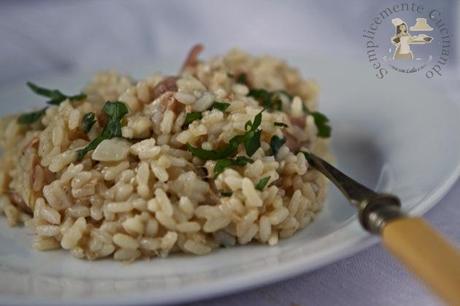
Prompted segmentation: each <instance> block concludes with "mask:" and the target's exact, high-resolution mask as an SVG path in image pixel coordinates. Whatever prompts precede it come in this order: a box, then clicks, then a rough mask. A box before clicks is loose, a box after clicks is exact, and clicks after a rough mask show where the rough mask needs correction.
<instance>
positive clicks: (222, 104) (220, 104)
mask: <svg viewBox="0 0 460 306" xmlns="http://www.w3.org/2000/svg"><path fill="white" fill-rule="evenodd" d="M229 106H230V103H225V102H218V101H214V103H213V104H212V105H211V108H210V110H211V109H218V110H220V111H221V112H225V110H227V108H228V107H229Z"/></svg>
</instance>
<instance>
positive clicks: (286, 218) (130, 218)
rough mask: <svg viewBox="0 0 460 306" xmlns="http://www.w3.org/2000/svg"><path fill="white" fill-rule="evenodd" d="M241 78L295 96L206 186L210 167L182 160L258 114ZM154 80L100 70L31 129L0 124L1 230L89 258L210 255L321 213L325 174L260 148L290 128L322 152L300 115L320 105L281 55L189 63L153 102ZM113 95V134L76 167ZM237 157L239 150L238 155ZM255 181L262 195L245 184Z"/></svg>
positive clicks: (299, 158)
mask: <svg viewBox="0 0 460 306" xmlns="http://www.w3.org/2000/svg"><path fill="white" fill-rule="evenodd" d="M241 73H245V74H246V75H247V76H248V79H249V80H250V83H251V86H252V87H254V88H264V89H266V90H268V91H274V90H285V91H287V92H289V94H290V95H292V96H294V99H293V101H292V102H288V103H291V104H290V105H288V106H286V105H284V104H283V105H284V106H283V110H282V111H274V112H269V111H264V112H263V113H262V122H261V125H260V128H261V130H262V132H261V133H262V134H261V146H260V148H259V149H258V150H257V151H256V152H255V153H254V155H253V156H251V159H253V160H254V162H253V163H248V164H247V165H245V166H233V167H229V168H227V169H225V170H224V171H223V172H222V173H221V174H219V175H218V176H217V177H214V176H213V174H214V167H215V166H216V161H212V160H208V161H203V160H201V159H200V158H198V157H195V156H193V155H192V154H191V153H190V152H189V151H188V150H187V148H186V144H191V145H192V146H195V147H197V148H204V149H208V150H216V149H218V148H220V147H222V146H223V145H225V143H228V142H229V141H230V139H231V138H232V137H234V136H235V135H241V134H242V133H244V132H245V124H246V122H248V121H251V122H252V121H253V120H254V118H255V116H256V115H257V114H258V113H260V112H261V111H262V107H261V106H260V105H259V102H258V101H256V100H255V99H254V98H252V97H250V96H248V93H249V92H250V88H249V86H248V85H247V84H244V83H243V84H240V83H237V82H236V80H235V79H236V77H237V76H238V75H239V74H241ZM165 78H166V76H161V75H154V76H151V77H148V78H146V79H144V80H140V81H134V80H133V79H132V78H130V77H127V76H123V75H119V74H118V73H116V72H113V71H111V72H104V73H100V74H98V75H96V76H95V78H94V79H93V80H92V81H91V82H90V83H89V85H88V86H87V87H86V88H85V89H84V92H85V93H86V95H87V97H86V98H85V99H84V100H83V101H69V100H67V101H65V102H63V103H62V104H61V105H59V106H50V107H49V108H48V109H47V111H46V114H45V115H44V116H43V117H42V118H41V120H40V122H39V123H35V124H33V125H30V126H24V125H21V124H19V123H18V121H17V120H16V119H17V116H10V117H6V118H4V119H3V120H1V122H0V131H1V132H0V134H1V135H0V140H1V146H2V149H3V156H2V158H1V161H0V170H1V173H0V212H3V214H4V215H5V216H6V220H7V222H8V224H9V225H11V226H15V225H18V224H20V223H23V222H26V224H27V225H28V226H29V227H30V228H31V229H32V230H33V231H34V233H35V239H34V242H33V247H34V248H36V249H37V250H41V251H46V250H52V249H58V248H62V249H66V250H69V251H70V253H71V254H72V255H74V256H75V257H77V258H82V259H90V260H94V259H98V258H104V257H112V258H114V259H115V260H121V261H133V260H136V259H138V258H143V257H155V256H162V257H165V256H167V255H168V254H170V253H174V252H185V253H190V254H195V255H204V254H208V253H209V252H211V251H212V250H214V249H216V248H218V247H220V246H226V247H228V246H234V245H236V244H247V243H250V242H259V243H264V244H269V245H275V244H277V243H278V241H279V239H282V238H287V237H289V236H291V235H293V234H294V233H295V232H296V231H298V230H300V229H302V228H304V227H305V226H306V225H308V224H309V223H310V222H311V221H312V220H313V218H314V216H315V215H316V214H317V213H318V212H319V211H320V209H321V207H322V204H323V202H324V198H325V192H326V186H325V184H326V181H325V179H324V178H323V177H322V176H321V175H318V174H317V172H316V171H315V170H313V169H311V168H309V166H308V163H307V162H306V160H305V157H304V155H303V154H301V153H298V152H297V150H294V149H293V148H290V147H289V144H288V143H286V144H285V145H283V146H282V147H281V148H280V150H279V152H278V154H277V156H273V154H272V153H271V150H270V139H271V138H272V137H273V136H274V135H277V136H279V137H282V136H283V135H285V133H288V134H289V135H290V137H292V139H291V140H293V141H294V142H295V143H298V144H300V146H299V147H302V148H304V149H307V150H310V151H312V152H315V153H317V154H319V155H322V156H324V155H327V154H328V149H327V143H328V140H327V139H323V138H318V137H317V127H316V126H315V122H314V120H313V118H312V117H311V116H310V115H305V114H304V113H303V109H304V106H306V107H308V109H310V110H316V107H317V106H316V99H317V93H318V88H317V86H316V84H315V83H314V82H313V81H306V80H303V79H302V78H301V77H300V75H299V73H298V72H297V71H296V70H295V69H293V68H291V67H289V66H288V65H287V64H286V63H285V62H283V61H281V60H279V59H275V58H272V57H268V56H264V57H253V56H250V55H248V54H246V53H244V52H241V51H238V50H232V51H230V52H229V53H228V54H226V55H225V56H222V57H216V58H214V59H211V60H209V61H202V62H198V63H197V64H196V65H190V66H188V67H186V69H185V70H184V71H183V72H181V73H180V74H179V75H178V77H177V82H176V84H177V91H176V92H171V90H169V91H166V92H164V93H162V94H161V95H159V96H155V92H156V90H157V88H158V84H159V83H160V82H162V81H163V80H165ZM172 91H174V90H172ZM285 99H286V98H285V97H283V98H282V101H285ZM115 100H118V101H121V102H124V103H125V104H126V105H127V106H128V108H129V110H130V112H129V114H127V115H126V116H125V118H124V119H123V128H122V135H123V138H112V139H106V140H104V141H103V142H101V143H100V144H99V145H98V146H97V148H96V149H95V150H93V151H92V152H90V153H88V154H86V156H85V157H84V159H83V160H81V161H79V160H77V154H76V150H77V149H80V148H82V147H84V146H86V145H87V144H88V143H89V142H90V141H91V140H93V139H95V138H96V137H97V136H98V135H99V134H100V133H101V131H102V129H103V127H104V122H103V121H101V120H100V119H99V116H100V114H101V112H102V107H103V105H104V103H105V102H106V101H115ZM216 100H217V101H220V102H224V103H229V107H228V108H227V110H226V111H225V112H222V111H220V110H217V109H212V110H210V107H211V106H212V105H213V103H214V102H215V101H216ZM283 103H285V102H283ZM88 112H94V113H95V114H96V117H97V118H98V121H97V122H96V123H95V124H94V126H93V127H92V128H91V130H90V131H89V132H88V133H87V134H86V133H83V132H82V130H81V125H82V120H83V116H84V115H85V114H86V113H88ZM190 112H202V118H201V119H198V120H196V121H194V122H192V123H190V124H189V125H188V126H184V121H185V118H186V116H187V113H190ZM294 117H296V118H297V120H293V119H292V118H294ZM298 117H302V118H304V119H301V120H300V121H299V119H298ZM275 122H283V123H285V124H287V125H288V127H282V126H278V125H275ZM299 122H301V123H299ZM237 155H245V148H244V146H242V145H241V146H239V148H238V152H237ZM264 177H269V179H268V182H267V184H266V186H264V188H263V189H261V188H256V187H257V185H258V183H259V182H260V180H261V179H262V178H264ZM221 193H222V194H224V195H222V194H221Z"/></svg>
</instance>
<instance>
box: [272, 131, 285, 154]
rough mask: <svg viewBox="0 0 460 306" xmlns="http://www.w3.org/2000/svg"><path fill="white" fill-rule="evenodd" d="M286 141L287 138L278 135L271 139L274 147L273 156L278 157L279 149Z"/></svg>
mask: <svg viewBox="0 0 460 306" xmlns="http://www.w3.org/2000/svg"><path fill="white" fill-rule="evenodd" d="M285 142H286V139H285V138H282V137H279V136H276V135H274V136H273V137H272V139H271V140H270V148H271V149H272V153H273V156H275V157H276V155H277V154H278V151H279V150H280V148H281V147H282V146H283V145H284V143H285Z"/></svg>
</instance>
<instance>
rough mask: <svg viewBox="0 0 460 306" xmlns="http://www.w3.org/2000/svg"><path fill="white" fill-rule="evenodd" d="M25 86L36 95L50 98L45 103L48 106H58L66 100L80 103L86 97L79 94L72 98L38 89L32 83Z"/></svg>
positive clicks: (52, 90)
mask: <svg viewBox="0 0 460 306" xmlns="http://www.w3.org/2000/svg"><path fill="white" fill-rule="evenodd" d="M27 86H28V87H29V88H30V89H31V90H32V91H33V92H34V93H36V94H37V95H39V96H43V97H47V98H50V100H48V101H47V102H46V103H47V104H49V105H59V104H61V103H62V102H64V101H65V100H67V99H69V100H70V101H80V100H83V99H85V98H86V95H85V94H84V93H80V94H78V95H74V96H68V95H66V94H63V93H62V92H61V91H59V90H57V89H48V88H44V87H40V86H38V85H36V84H34V83H32V82H27Z"/></svg>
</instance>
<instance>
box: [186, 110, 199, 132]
mask: <svg viewBox="0 0 460 306" xmlns="http://www.w3.org/2000/svg"><path fill="white" fill-rule="evenodd" d="M201 118H203V115H202V114H201V113H200V112H190V113H187V115H185V121H184V124H183V125H182V129H185V128H187V127H188V126H189V124H190V123H192V122H193V121H195V120H200V119H201Z"/></svg>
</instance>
